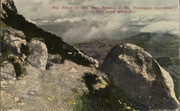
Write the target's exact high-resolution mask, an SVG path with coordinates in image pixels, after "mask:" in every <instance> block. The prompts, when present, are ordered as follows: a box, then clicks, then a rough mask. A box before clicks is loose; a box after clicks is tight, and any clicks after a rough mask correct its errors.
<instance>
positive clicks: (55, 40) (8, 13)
mask: <svg viewBox="0 0 180 111" xmlns="http://www.w3.org/2000/svg"><path fill="white" fill-rule="evenodd" d="M2 8H3V10H4V12H5V13H1V16H2V19H1V20H2V21H3V22H4V23H5V24H7V25H9V26H11V27H12V28H14V29H17V30H21V31H22V32H24V34H25V36H26V41H27V42H30V41H31V39H32V38H33V37H37V38H40V39H43V40H44V43H45V45H46V46H47V49H48V52H49V53H50V54H60V55H61V56H62V57H63V58H64V59H68V60H71V61H73V62H75V63H77V64H81V65H84V66H89V67H98V66H99V64H98V61H97V60H95V59H93V58H91V57H89V56H86V55H85V54H83V53H82V52H81V51H80V50H78V49H77V48H75V47H74V46H72V45H70V44H68V43H66V42H64V41H63V40H62V39H61V38H60V37H58V36H56V35H54V34H51V33H49V32H46V31H44V30H43V29H41V28H38V27H37V26H36V25H35V24H33V23H30V22H28V21H27V20H26V19H25V18H24V17H23V16H22V15H19V14H17V13H16V12H14V11H12V10H11V9H10V8H8V6H6V5H5V4H2Z"/></svg>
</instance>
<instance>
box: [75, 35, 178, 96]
mask: <svg viewBox="0 0 180 111" xmlns="http://www.w3.org/2000/svg"><path fill="white" fill-rule="evenodd" d="M122 43H132V44H136V45H138V46H140V47H142V48H143V49H144V50H145V51H147V52H149V53H150V54H151V55H152V56H153V57H154V58H155V59H156V60H157V61H158V62H159V64H160V65H161V66H162V67H163V68H165V69H166V70H167V71H168V72H169V73H170V74H171V76H172V78H173V80H174V83H175V91H176V95H177V96H178V98H180V94H179V93H180V92H179V87H180V86H179V84H180V83H179V80H180V78H179V74H180V73H179V62H180V61H179V36H178V35H173V34H157V33H141V34H138V35H136V36H133V37H131V38H126V39H123V40H112V39H106V38H104V39H98V40H92V41H88V42H84V43H79V44H75V46H76V47H77V48H79V49H80V50H81V51H82V52H83V53H85V54H87V55H89V56H92V57H93V58H95V59H97V60H98V61H99V64H100V65H101V64H102V63H103V61H104V58H105V56H106V55H107V54H108V52H109V51H110V49H111V48H112V47H113V46H115V45H118V44H122Z"/></svg>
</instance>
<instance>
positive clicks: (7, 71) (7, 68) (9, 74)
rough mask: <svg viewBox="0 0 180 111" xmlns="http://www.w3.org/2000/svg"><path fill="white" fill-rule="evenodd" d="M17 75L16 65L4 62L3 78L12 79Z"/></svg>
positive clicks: (2, 67) (2, 68)
mask: <svg viewBox="0 0 180 111" xmlns="http://www.w3.org/2000/svg"><path fill="white" fill-rule="evenodd" d="M15 77H16V73H15V70H14V66H13V64H12V63H10V62H6V63H3V65H2V66H1V79H4V80H12V79H13V78H15Z"/></svg>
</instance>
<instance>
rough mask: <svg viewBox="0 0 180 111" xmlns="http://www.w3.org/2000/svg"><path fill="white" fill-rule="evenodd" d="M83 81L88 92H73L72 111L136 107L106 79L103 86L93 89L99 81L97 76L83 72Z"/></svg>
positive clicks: (121, 110) (132, 110)
mask: <svg viewBox="0 0 180 111" xmlns="http://www.w3.org/2000/svg"><path fill="white" fill-rule="evenodd" d="M83 78H84V82H85V83H86V86H87V88H88V90H89V93H88V94H85V93H75V96H74V98H73V102H72V103H73V104H72V107H73V110H74V111H127V110H128V111H135V110H136V109H138V108H135V107H133V106H131V105H130V104H129V103H128V101H127V99H126V96H125V94H124V92H123V91H122V90H121V88H120V87H118V86H116V85H115V84H114V83H113V82H110V81H107V82H108V85H107V86H106V87H105V88H100V89H98V90H97V89H94V85H95V84H97V83H98V82H100V80H99V79H98V76H97V75H96V74H92V73H85V75H84V77H83Z"/></svg>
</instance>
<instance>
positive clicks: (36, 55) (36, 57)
mask: <svg viewBox="0 0 180 111" xmlns="http://www.w3.org/2000/svg"><path fill="white" fill-rule="evenodd" d="M28 46H29V53H30V55H29V56H28V58H27V60H28V62H30V64H31V65H33V66H36V67H37V68H39V69H41V70H44V69H45V68H46V63H47V58H48V52H47V48H46V45H45V44H44V43H43V42H41V41H38V40H35V39H32V40H31V42H30V43H29V44H28Z"/></svg>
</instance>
